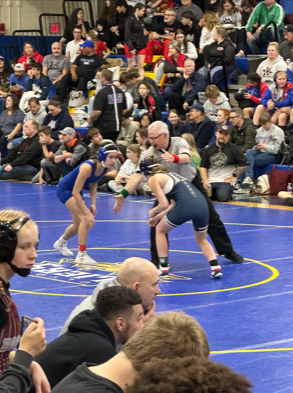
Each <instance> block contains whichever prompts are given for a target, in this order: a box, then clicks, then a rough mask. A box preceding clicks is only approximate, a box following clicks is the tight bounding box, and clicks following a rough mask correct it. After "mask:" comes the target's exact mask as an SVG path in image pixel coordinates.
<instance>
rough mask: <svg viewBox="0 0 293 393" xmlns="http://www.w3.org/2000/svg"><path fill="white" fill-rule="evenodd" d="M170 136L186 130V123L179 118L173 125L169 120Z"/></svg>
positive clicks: (179, 134)
mask: <svg viewBox="0 0 293 393" xmlns="http://www.w3.org/2000/svg"><path fill="white" fill-rule="evenodd" d="M168 128H169V133H170V136H181V135H182V134H184V133H185V132H186V123H185V122H184V121H181V120H179V122H178V123H177V124H176V126H175V127H174V126H173V125H172V124H171V123H170V122H169V124H168Z"/></svg>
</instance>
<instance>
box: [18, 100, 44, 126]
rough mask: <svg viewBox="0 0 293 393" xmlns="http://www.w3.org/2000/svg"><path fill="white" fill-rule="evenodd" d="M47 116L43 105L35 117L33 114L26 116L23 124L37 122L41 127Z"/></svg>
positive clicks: (29, 113)
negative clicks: (31, 121)
mask: <svg viewBox="0 0 293 393" xmlns="http://www.w3.org/2000/svg"><path fill="white" fill-rule="evenodd" d="M46 116H47V112H46V108H45V107H44V106H43V105H41V107H40V109H39V110H38V112H37V113H36V114H35V115H33V114H32V112H28V113H27V114H26V115H25V118H24V121H23V123H26V122H27V121H29V120H35V121H36V122H37V123H38V124H39V126H41V125H42V124H43V121H44V119H45V117H46Z"/></svg>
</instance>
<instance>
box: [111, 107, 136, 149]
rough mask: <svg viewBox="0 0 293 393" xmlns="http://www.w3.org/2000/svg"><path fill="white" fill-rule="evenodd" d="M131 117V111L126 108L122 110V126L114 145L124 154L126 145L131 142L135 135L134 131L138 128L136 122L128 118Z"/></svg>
mask: <svg viewBox="0 0 293 393" xmlns="http://www.w3.org/2000/svg"><path fill="white" fill-rule="evenodd" d="M130 117H131V113H130V111H128V110H124V111H123V115H122V121H121V124H122V128H121V132H120V134H119V135H118V138H117V141H116V145H117V146H118V147H119V149H120V150H121V151H122V153H123V154H125V151H126V147H127V146H128V145H130V144H131V143H133V139H134V136H135V133H136V131H137V130H138V125H137V124H136V122H134V121H131V120H130V119H129V118H130Z"/></svg>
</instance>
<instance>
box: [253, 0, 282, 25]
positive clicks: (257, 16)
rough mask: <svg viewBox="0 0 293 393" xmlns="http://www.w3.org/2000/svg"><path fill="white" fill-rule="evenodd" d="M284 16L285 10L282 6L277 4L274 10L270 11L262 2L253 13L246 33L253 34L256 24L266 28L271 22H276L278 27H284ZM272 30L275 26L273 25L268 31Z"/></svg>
mask: <svg viewBox="0 0 293 393" xmlns="http://www.w3.org/2000/svg"><path fill="white" fill-rule="evenodd" d="M284 16H285V13H284V9H283V7H282V6H281V5H280V4H278V3H275V4H274V5H273V7H272V8H270V9H268V7H267V6H266V4H265V3H264V2H263V1H262V2H260V3H259V4H258V5H257V6H256V7H255V9H254V10H253V11H252V13H251V15H250V18H249V20H248V22H247V27H246V31H248V32H252V30H253V26H254V25H255V24H256V23H259V25H260V26H264V25H266V24H267V23H268V22H270V21H274V22H276V24H277V26H278V27H284ZM272 28H273V26H272V25H271V26H269V27H268V30H269V29H272Z"/></svg>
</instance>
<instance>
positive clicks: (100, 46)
mask: <svg viewBox="0 0 293 393" xmlns="http://www.w3.org/2000/svg"><path fill="white" fill-rule="evenodd" d="M86 40H87V41H93V43H94V46H95V49H96V54H97V55H99V56H101V57H103V58H104V59H106V57H108V56H109V55H110V54H111V51H110V49H109V48H108V46H107V43H106V42H103V41H100V40H97V36H96V34H95V32H94V31H93V30H91V31H89V32H88V33H87V35H86ZM103 51H104V52H105V53H103Z"/></svg>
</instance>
